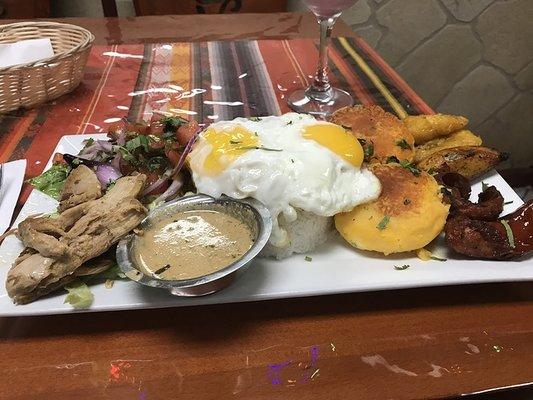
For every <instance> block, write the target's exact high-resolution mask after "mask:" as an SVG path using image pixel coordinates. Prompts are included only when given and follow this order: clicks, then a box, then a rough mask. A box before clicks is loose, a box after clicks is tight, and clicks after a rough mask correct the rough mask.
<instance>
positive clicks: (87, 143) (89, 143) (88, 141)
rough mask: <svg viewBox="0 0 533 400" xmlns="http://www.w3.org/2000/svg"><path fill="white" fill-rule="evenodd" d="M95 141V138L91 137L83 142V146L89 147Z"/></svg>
mask: <svg viewBox="0 0 533 400" xmlns="http://www.w3.org/2000/svg"><path fill="white" fill-rule="evenodd" d="M93 143H94V139H93V138H89V139H87V140H86V141H85V142H84V143H83V148H87V147H89V146H91V145H92V144H93Z"/></svg>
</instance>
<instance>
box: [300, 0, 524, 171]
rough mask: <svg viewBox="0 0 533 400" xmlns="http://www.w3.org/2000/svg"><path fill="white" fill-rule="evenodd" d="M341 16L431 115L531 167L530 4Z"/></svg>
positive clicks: (425, 3) (395, 5)
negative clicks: (451, 117) (453, 120)
mask: <svg viewBox="0 0 533 400" xmlns="http://www.w3.org/2000/svg"><path fill="white" fill-rule="evenodd" d="M291 8H292V9H301V8H302V6H301V5H300V4H298V2H297V0H294V1H293V2H292V3H291ZM343 18H344V20H345V21H346V22H347V23H348V24H350V25H351V26H352V27H353V29H354V30H355V31H356V32H357V33H358V34H359V35H361V36H362V37H363V38H365V39H366V40H367V41H368V42H369V43H370V44H371V45H372V46H373V47H374V48H376V49H377V50H378V52H379V53H380V54H381V55H382V56H383V57H384V58H385V59H386V60H387V61H388V62H389V63H390V64H391V65H392V66H393V67H394V68H395V69H396V70H397V71H398V72H399V73H400V74H401V75H402V76H403V77H404V78H405V80H406V81H407V82H408V83H409V84H410V85H411V86H412V87H413V88H414V89H415V90H416V91H417V92H418V93H420V94H421V95H422V97H423V98H424V99H425V100H426V101H427V102H428V103H429V104H430V105H431V106H432V107H433V108H434V109H436V110H438V111H440V112H447V113H457V114H463V115H465V116H467V117H469V118H470V121H471V127H472V130H474V131H476V132H478V133H479V134H481V135H482V137H483V138H484V139H485V142H486V143H487V144H489V145H493V146H497V147H498V148H500V149H503V150H506V151H509V152H511V154H512V158H511V161H510V162H509V163H508V164H507V166H513V167H527V166H533V0H359V2H358V3H357V4H356V5H355V6H354V7H353V8H352V9H350V10H348V11H347V12H346V13H345V15H344V16H343Z"/></svg>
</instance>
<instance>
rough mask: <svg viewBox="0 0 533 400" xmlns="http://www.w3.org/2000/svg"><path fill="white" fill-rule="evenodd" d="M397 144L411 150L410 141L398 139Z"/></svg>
mask: <svg viewBox="0 0 533 400" xmlns="http://www.w3.org/2000/svg"><path fill="white" fill-rule="evenodd" d="M396 146H398V147H400V148H402V149H404V150H411V149H412V147H411V145H410V144H409V143H407V140H405V139H401V140H397V141H396Z"/></svg>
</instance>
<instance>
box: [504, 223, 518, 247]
mask: <svg viewBox="0 0 533 400" xmlns="http://www.w3.org/2000/svg"><path fill="white" fill-rule="evenodd" d="M500 222H501V223H502V225H503V227H504V228H505V233H506V234H507V241H508V242H509V246H511V249H514V248H515V243H514V234H513V230H512V229H511V226H510V225H509V222H507V220H505V219H501V220H500Z"/></svg>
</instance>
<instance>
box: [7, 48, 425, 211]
mask: <svg viewBox="0 0 533 400" xmlns="http://www.w3.org/2000/svg"><path fill="white" fill-rule="evenodd" d="M317 56H318V52H317V46H316V42H315V41H314V40H310V39H297V40H282V41H279V40H261V41H235V42H232V41H225V42H197V43H167V44H162V43H158V44H144V45H142V44H139V45H109V46H94V47H93V49H92V52H91V55H90V58H89V61H88V63H87V68H86V70H85V76H84V79H83V81H82V84H81V85H80V86H79V87H78V88H77V89H76V90H75V91H74V92H72V93H71V94H68V95H65V96H63V97H61V98H59V99H57V100H55V101H53V102H50V103H47V104H44V105H42V106H40V107H38V108H35V109H32V110H19V111H16V112H12V113H9V114H6V115H3V116H0V162H5V161H8V160H14V159H19V158H26V159H27V160H28V169H27V175H28V177H32V176H35V175H38V174H39V173H41V171H42V169H43V167H44V165H45V164H46V161H47V160H48V158H49V157H50V155H51V153H52V151H53V149H54V148H55V146H56V145H57V142H58V141H59V139H60V138H61V136H63V135H67V134H69V135H71V134H76V133H77V134H83V133H94V132H105V131H106V130H107V128H108V127H109V126H110V124H113V123H116V122H118V121H120V120H121V118H123V117H126V118H128V119H130V120H132V121H134V120H139V119H150V117H151V115H152V113H153V112H162V113H165V112H170V113H179V114H181V115H183V116H186V117H187V116H188V117H189V118H190V117H194V118H196V119H197V120H198V121H201V122H204V123H208V122H213V121H217V120H224V119H232V118H235V117H239V116H245V117H250V116H261V115H272V114H281V113H285V112H288V111H290V110H289V108H288V107H287V104H286V102H285V97H286V96H287V95H288V94H289V93H290V92H291V91H292V90H295V89H297V88H299V87H306V86H308V85H309V83H310V82H311V80H312V76H313V74H314V71H315V68H316V60H317ZM330 68H331V81H332V84H333V85H335V86H337V87H340V88H342V89H345V90H347V91H349V92H350V93H352V94H353V96H354V97H355V99H356V101H357V102H358V103H361V104H365V105H369V104H379V105H381V106H382V107H384V108H385V109H386V110H388V111H391V112H393V113H395V114H397V115H398V116H399V117H404V116H405V115H407V114H420V113H432V110H431V109H430V108H429V107H428V105H427V104H426V103H425V102H424V101H423V100H422V99H421V98H420V97H419V96H418V95H417V94H416V93H415V92H414V91H413V90H412V89H411V88H410V87H409V86H408V85H407V84H406V83H405V82H404V81H403V80H402V79H401V78H400V77H399V76H398V75H397V74H396V73H395V72H394V70H393V69H392V68H391V67H390V66H388V65H387V64H386V63H385V62H384V61H383V59H382V58H381V57H380V56H379V55H378V54H377V53H376V52H375V51H374V50H372V48H371V47H370V46H369V45H368V44H367V43H365V42H364V41H363V40H362V39H359V38H350V39H348V38H338V39H334V40H333V43H332V46H331V50H330ZM28 193H29V188H26V189H25V192H24V193H23V195H22V196H21V201H24V200H25V198H26V196H27V194H28Z"/></svg>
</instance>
